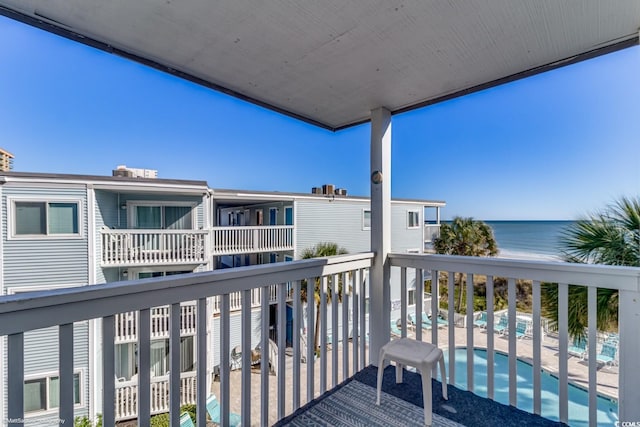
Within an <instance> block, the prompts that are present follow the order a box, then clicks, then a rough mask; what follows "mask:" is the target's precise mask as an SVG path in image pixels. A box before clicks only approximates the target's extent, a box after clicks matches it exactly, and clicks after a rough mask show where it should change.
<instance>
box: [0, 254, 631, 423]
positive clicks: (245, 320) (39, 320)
mask: <svg viewBox="0 0 640 427" xmlns="http://www.w3.org/2000/svg"><path fill="white" fill-rule="evenodd" d="M371 257H372V254H358V255H345V256H338V257H332V258H329V259H315V260H302V261H294V262H289V263H279V264H268V265H261V266H251V267H242V268H235V269H227V270H218V271H214V272H208V273H197V274H188V275H182V276H175V277H165V278H157V279H147V280H139V281H131V282H120V283H109V284H105V285H97V286H89V287H84V288H73V289H64V290H55V291H47V292H44V293H41V294H39V295H28V294H21V295H13V296H5V297H0V336H4V335H7V336H8V338H7V340H6V343H7V345H6V347H5V348H6V354H7V355H8V358H7V362H8V365H7V370H6V372H7V377H6V379H7V381H6V384H7V390H8V394H7V395H6V396H1V397H2V398H3V399H7V400H6V402H7V406H6V408H7V412H6V414H7V418H9V419H22V418H23V416H24V413H23V408H24V405H23V401H22V399H23V396H24V394H23V393H24V374H23V372H24V362H25V357H27V358H28V357H29V355H28V354H27V355H25V354H24V350H25V346H24V333H25V332H27V331H30V330H34V329H40V328H46V327H50V326H56V325H58V326H59V328H58V329H59V337H60V338H59V342H60V345H59V360H60V369H59V372H60V389H61V390H63V391H64V390H67V391H68V392H62V393H61V394H60V414H59V417H60V418H61V419H70V417H71V416H72V415H73V395H72V393H71V390H72V389H73V387H72V382H73V373H74V370H73V357H72V355H73V348H74V347H73V322H77V321H82V320H87V319H96V316H97V318H98V323H99V324H100V325H101V326H102V337H103V340H102V351H103V353H102V360H103V366H100V367H99V368H100V369H101V370H102V374H101V378H103V379H104V384H102V389H103V390H104V393H103V396H102V399H101V401H102V405H103V407H102V413H103V415H104V422H105V425H113V423H114V421H115V418H116V414H117V413H118V412H117V411H116V405H115V404H114V402H116V384H115V381H114V378H115V375H114V372H115V370H114V358H113V355H114V338H115V317H116V315H118V314H119V313H122V312H131V311H138V310H139V314H138V316H139V320H138V321H139V325H140V326H139V330H138V337H137V339H138V351H139V353H138V358H139V370H138V372H139V377H138V379H137V388H136V391H135V401H136V402H137V405H136V410H137V414H136V417H137V418H138V421H139V423H140V424H141V425H148V423H149V417H150V414H151V411H152V408H154V406H153V403H152V402H153V399H155V398H156V393H157V389H156V388H153V387H155V386H152V384H153V383H154V381H155V380H154V379H152V378H151V375H150V369H149V368H150V356H149V352H148V349H149V346H150V341H151V337H150V331H151V309H152V308H153V307H157V306H165V305H168V306H170V310H169V312H170V313H169V331H170V336H169V339H170V345H169V346H170V361H169V363H170V365H171V366H170V369H169V370H170V375H169V382H168V388H169V402H168V406H169V410H170V413H171V418H172V419H173V422H174V423H177V421H178V417H179V405H180V403H181V401H182V399H183V398H182V395H183V394H182V391H181V390H182V389H183V388H184V384H183V378H182V375H181V374H180V341H179V340H178V339H176V337H179V335H180V329H181V324H180V321H179V319H180V318H181V303H182V302H186V301H196V307H197V316H196V330H197V334H196V338H195V341H196V348H197V355H196V357H195V359H196V360H197V361H204V360H207V351H209V348H218V349H220V359H221V363H220V382H219V383H216V384H215V386H216V387H219V391H218V392H217V393H216V394H217V395H218V397H219V398H220V401H221V405H222V417H223V419H226V417H228V414H229V412H230V410H231V409H233V412H240V413H241V416H242V419H243V424H244V423H245V422H246V423H247V424H272V423H273V422H275V421H277V420H278V419H281V418H282V417H284V416H286V415H287V413H290V412H292V411H295V410H296V409H298V408H299V407H300V406H301V405H302V404H304V402H305V401H306V402H308V401H310V400H311V399H314V398H315V397H317V396H318V394H323V393H324V392H326V391H327V387H328V385H329V384H328V375H329V372H331V385H334V386H335V385H337V383H338V381H339V380H340V378H339V375H338V374H339V373H341V374H342V379H345V378H346V377H348V376H349V375H350V372H351V373H355V372H357V371H358V370H360V369H362V368H363V367H364V366H365V364H366V361H367V359H368V357H367V356H368V350H367V348H366V347H367V345H366V340H365V339H363V338H364V337H365V336H366V334H367V330H366V329H367V325H368V323H367V321H366V320H365V298H366V296H367V295H369V291H368V283H366V280H365V277H366V270H367V269H368V268H369V266H370V265H371V259H372V258H371ZM389 265H390V266H391V268H393V269H399V270H400V274H399V276H400V277H401V283H400V292H399V293H400V295H401V304H400V310H401V312H402V313H401V318H403V319H406V318H407V311H408V305H407V292H406V291H407V282H408V280H407V273H408V271H410V270H413V271H414V272H415V274H416V275H417V277H418V283H420V282H421V281H422V279H421V278H422V277H424V276H423V274H424V273H425V272H429V273H430V275H431V277H433V278H435V277H438V273H439V272H442V275H443V277H446V280H447V281H448V285H449V287H450V289H451V286H452V283H453V277H454V274H455V273H463V274H464V275H465V277H466V283H467V284H466V289H467V291H469V292H468V293H467V296H468V298H467V299H466V307H467V314H466V316H467V321H466V325H467V326H466V328H465V327H462V328H460V327H456V326H455V325H454V319H455V315H454V313H453V307H454V301H453V298H454V293H453V292H449V293H448V303H449V305H448V306H449V308H448V311H447V315H448V316H447V317H448V318H449V319H450V321H449V324H448V328H446V329H438V328H432V329H431V331H427V332H423V331H422V329H421V328H416V330H415V337H416V339H419V340H425V341H431V342H433V343H436V344H438V345H440V346H448V349H449V352H448V356H447V357H448V360H449V367H450V368H449V373H448V382H449V383H451V384H453V383H455V378H456V375H459V374H457V372H456V369H455V366H456V363H455V357H456V356H455V354H456V352H455V351H452V350H453V349H454V348H455V345H456V335H458V334H460V333H462V335H463V336H465V337H466V340H465V346H466V348H467V360H468V361H473V360H474V357H473V348H474V347H476V344H478V345H482V346H486V348H487V358H488V363H487V368H486V377H487V396H488V397H489V398H490V399H493V398H494V394H495V393H496V390H495V383H494V378H495V372H494V367H493V366H494V359H493V358H494V351H495V350H496V348H497V342H496V341H497V338H495V334H494V333H493V329H494V326H493V325H494V323H495V322H496V321H497V319H496V318H495V317H496V314H495V310H494V307H493V298H492V297H493V296H494V286H493V283H494V280H493V279H494V278H496V277H503V278H506V279H507V282H508V303H509V304H508V310H507V314H508V319H509V320H508V322H509V324H508V331H509V333H507V335H506V338H502V337H501V338H500V341H501V342H504V344H505V347H506V349H507V350H506V352H507V353H508V365H509V369H508V372H509V375H508V395H509V404H511V405H514V406H516V405H517V404H518V399H519V395H520V393H528V391H525V390H519V389H518V384H517V381H516V378H517V364H516V362H517V358H518V356H519V351H520V350H521V342H522V341H518V338H517V337H516V334H515V331H516V318H517V312H516V290H517V288H516V280H517V279H530V280H532V281H533V285H532V295H531V296H530V297H531V300H532V304H533V312H532V315H531V320H532V327H531V328H530V337H531V338H530V339H529V342H530V343H531V351H532V354H531V360H532V365H533V379H532V384H527V387H530V388H531V389H532V395H533V401H534V404H533V411H534V412H536V413H539V412H540V411H541V403H542V396H541V394H542V389H541V374H540V372H541V370H542V363H541V350H542V339H543V337H542V332H541V320H540V317H541V316H540V314H541V295H540V283H541V282H555V283H559V285H558V286H559V294H560V298H559V324H558V332H557V336H558V338H557V340H558V349H557V350H556V351H555V352H554V356H555V357H556V358H557V366H558V368H557V373H555V375H556V376H557V378H558V381H559V387H558V396H559V398H558V399H557V402H558V403H557V404H558V414H559V419H560V420H561V421H565V422H566V421H567V419H568V407H569V405H568V399H569V393H568V390H569V378H570V376H569V372H568V364H567V361H568V343H569V336H568V332H567V330H568V323H567V319H568V310H569V301H568V288H569V284H577V285H580V286H585V287H586V288H587V292H588V295H589V305H588V307H587V311H588V315H589V328H588V340H589V342H597V331H596V328H595V318H596V316H597V313H596V305H595V301H596V297H597V293H596V289H597V288H611V289H617V290H618V291H619V331H618V332H619V358H618V362H619V366H618V368H617V369H619V372H620V375H619V384H618V404H619V420H620V422H623V421H629V422H631V421H633V420H637V419H640V413H639V411H640V409H639V408H638V405H637V402H638V401H640V389H639V388H638V387H637V385H638V384H640V358H638V354H640V336H639V335H638V334H637V325H638V319H640V269H638V268H627V267H607V266H593V265H579V264H566V263H558V262H539V261H515V260H505V259H495V258H491V259H486V258H485V259H483V258H467V257H452V256H441V255H414V254H390V255H389ZM478 275H483V276H486V283H487V286H486V292H487V296H488V297H487V332H486V334H483V337H485V336H486V338H485V339H486V343H480V342H476V340H478V338H477V337H476V338H474V330H473V326H472V325H473V292H472V290H473V285H474V282H475V281H476V280H477V276H478ZM330 277H331V278H332V280H328V279H329V278H330ZM308 278H311V280H306V279H308ZM315 278H319V279H317V280H319V283H320V289H321V292H320V304H321V309H320V310H319V311H318V312H319V313H320V318H319V319H318V320H319V325H320V330H319V343H320V347H319V349H318V356H319V360H318V361H316V360H315V356H316V355H315V349H314V346H312V345H308V346H305V347H303V346H302V345H301V343H302V342H306V343H313V342H314V328H311V327H307V328H306V333H301V331H302V330H303V327H302V323H301V319H302V318H304V317H305V315H304V312H303V311H302V310H303V306H302V304H301V303H299V301H300V290H301V286H300V282H301V281H302V280H306V282H307V283H306V288H305V290H306V291H307V292H309V294H312V293H313V292H314V288H315V285H316V279H315ZM340 280H342V281H343V283H349V284H350V286H347V287H345V290H346V294H347V295H346V297H344V298H343V303H342V304H333V303H331V304H330V303H329V301H328V300H329V299H331V300H332V301H333V302H337V300H335V299H334V298H336V297H335V295H336V293H335V292H334V293H329V292H328V287H329V286H336V284H337V283H339V282H340ZM274 283H276V284H277V285H276V286H277V287H278V289H279V290H280V291H281V292H277V293H276V298H277V300H278V305H277V310H276V311H277V319H278V322H277V324H278V329H277V331H278V333H277V341H278V342H277V343H276V347H277V348H278V349H282V348H284V347H285V345H284V344H285V333H283V328H284V325H285V324H286V317H285V315H286V304H285V299H286V297H287V284H288V283H293V284H294V286H293V293H294V297H293V299H292V301H294V303H293V304H292V307H293V316H292V319H293V322H294V324H293V341H294V345H293V356H292V357H291V358H290V359H285V352H283V351H271V350H273V345H272V344H270V342H269V332H270V331H269V324H268V322H261V323H260V347H261V348H263V349H269V350H270V351H264V352H261V354H260V369H261V375H260V391H259V392H258V396H259V398H258V399H256V397H255V392H256V390H254V391H253V393H252V389H251V364H252V363H253V362H254V360H252V358H251V357H245V358H242V360H241V362H239V363H240V365H241V375H242V376H241V378H240V379H239V381H240V383H241V388H240V392H239V394H240V396H235V395H234V396H233V397H232V396H231V394H230V382H231V371H230V368H229V367H230V366H231V365H232V363H231V362H232V361H231V357H230V355H231V350H232V349H231V348H230V334H231V332H232V331H231V321H230V312H231V310H230V306H231V304H230V299H231V298H230V295H231V294H233V293H235V292H240V294H241V300H242V301H241V302H244V304H242V312H241V316H240V317H241V320H242V325H241V331H240V336H241V337H242V338H241V339H242V345H241V347H242V348H244V349H249V348H251V332H252V331H253V330H254V329H255V325H254V326H252V324H251V318H252V316H251V312H252V310H255V309H256V308H253V309H252V308H251V305H252V304H251V300H252V293H253V292H255V291H256V290H257V289H260V290H261V294H260V307H259V310H260V313H261V317H262V318H265V319H266V318H269V311H270V308H269V300H270V287H271V285H272V284H274ZM329 284H330V285H329ZM434 285H435V283H434ZM372 286H379V285H376V284H372ZM382 294H383V295H384V293H382ZM329 295H331V298H329V297H328V296H329ZM439 295H440V286H439V285H438V286H433V287H432V298H431V307H430V308H431V310H429V307H423V302H422V301H423V299H422V298H420V297H419V296H417V298H415V300H416V305H415V307H413V308H412V310H415V314H416V317H417V318H419V317H420V316H421V312H422V311H427V312H428V311H432V312H434V313H435V312H438V305H437V304H438V301H439V299H440V298H439ZM214 296H220V299H221V301H220V315H219V316H220V326H219V328H220V329H219V331H220V333H219V337H220V338H219V340H217V341H216V342H212V343H210V344H209V345H210V347H209V348H207V339H208V338H209V339H211V337H212V335H211V334H208V332H207V324H208V318H207V315H206V313H207V300H208V298H210V297H214ZM372 296H373V295H372ZM372 303H373V302H372ZM338 307H341V308H342V309H343V310H345V311H346V312H345V311H343V318H347V317H348V318H350V319H352V323H351V325H349V324H348V322H343V324H342V329H341V330H340V328H337V327H333V328H331V331H332V332H331V334H333V335H332V336H327V335H328V331H329V329H328V325H334V326H335V325H337V320H338V310H339V308H338ZM315 314H316V310H308V313H306V315H307V316H308V318H307V325H314V324H315V323H314V320H315V319H314V317H315ZM369 316H370V319H369V321H370V322H373V321H374V320H375V323H376V324H381V323H384V322H386V324H387V325H389V324H390V322H389V320H390V314H389V313H377V312H372V313H371V314H370V315H369ZM142 325H147V326H144V327H143V326H142ZM252 327H253V329H252ZM348 328H352V330H353V333H352V336H353V340H352V341H351V342H349V341H344V340H343V341H342V342H341V343H339V340H338V337H339V334H340V332H341V333H342V336H343V337H346V336H349V329H348ZM383 329H384V328H380V330H377V329H375V330H371V331H370V333H371V334H372V336H371V340H370V341H371V342H379V341H383V342H384V341H385V339H386V338H385V335H387V337H388V333H389V331H388V330H387V331H385V330H383ZM146 331H149V333H147V332H146ZM406 331H407V329H406V328H402V334H406ZM439 331H443V332H440V333H441V335H439ZM237 332H238V331H236V330H235V329H234V331H233V333H234V334H236V333H237ZM376 335H377V336H376ZM381 338H382V339H381ZM328 342H331V343H333V344H332V345H331V349H330V350H329V349H328V346H327V343H328ZM336 343H337V344H336ZM338 347H339V348H340V349H341V350H342V363H340V361H339V359H338V357H339V356H338V352H334V351H333V350H334V349H337V348H338ZM375 350H376V349H371V351H375ZM596 351H597V350H596V346H590V347H589V350H588V355H587V362H586V363H587V369H588V374H587V375H588V381H587V384H588V389H589V390H588V393H589V424H591V425H593V424H595V420H596V409H597V403H596V398H597V387H598V375H599V373H598V368H599V366H598V365H597V362H596V361H597V354H596ZM303 355H304V359H306V361H307V363H305V364H302V360H303ZM287 357H288V356H287ZM285 360H286V363H285ZM70 361H71V362H70ZM234 363H236V364H238V362H237V361H234ZM315 363H318V364H319V366H318V365H316V366H318V367H319V375H318V373H316V369H315V368H314V364H315ZM273 366H275V367H276V369H272V368H271V367H273ZM286 367H288V369H285V368H286ZM303 368H304V370H303ZM209 369H210V367H207V366H205V365H204V364H197V371H196V377H195V387H196V402H197V404H198V406H199V407H204V400H205V398H206V396H208V394H209V391H210V389H209V388H208V384H207V378H208V376H210V373H211V372H210V371H209ZM474 369H477V368H475V367H474V364H473V363H467V364H466V367H465V370H466V378H467V379H468V382H467V386H468V388H469V389H470V390H471V391H474V390H475V387H474V384H473V380H472V379H473V378H474ZM305 371H306V374H305V373H304V372H305ZM270 372H278V375H277V376H276V381H277V392H275V393H274V392H270V391H269V379H270V375H269V373H270ZM281 373H282V375H280V374H281ZM483 373H485V372H483ZM289 375H291V376H290V377H289ZM305 375H306V382H303V381H302V380H303V377H304V376H305ZM285 378H286V381H285ZM289 378H290V379H289ZM289 381H290V383H291V384H292V385H291V387H287V386H286V384H287V383H288V382H289ZM304 383H306V390H307V391H306V393H304V390H303V386H302V384H304ZM318 385H319V386H318ZM305 394H306V399H305V398H304V397H305ZM160 396H162V393H160ZM96 398H97V397H96ZM238 398H239V399H238ZM232 400H234V401H239V402H240V403H239V406H234V407H233V408H231V407H230V404H231V401H232ZM258 402H259V403H258ZM256 404H259V405H260V411H259V414H260V415H259V416H255V414H254V417H253V418H252V410H251V406H252V405H256ZM198 417H199V418H200V419H199V421H198V424H202V425H204V423H205V418H204V417H205V411H198ZM223 424H224V425H226V423H224V422H223Z"/></svg>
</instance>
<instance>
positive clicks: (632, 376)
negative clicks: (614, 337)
mask: <svg viewBox="0 0 640 427" xmlns="http://www.w3.org/2000/svg"><path fill="white" fill-rule="evenodd" d="M618 304H619V306H618V310H619V312H618V317H619V320H618V325H619V328H620V330H619V331H618V332H619V334H620V348H619V352H620V353H619V359H620V360H619V362H620V375H619V385H618V395H619V396H620V397H619V400H618V418H619V420H620V425H623V423H624V422H636V423H637V422H639V421H640V405H638V402H640V387H638V384H640V358H638V355H640V336H639V335H638V331H637V329H638V324H640V292H638V291H620V295H619V298H618Z"/></svg>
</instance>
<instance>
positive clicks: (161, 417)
mask: <svg viewBox="0 0 640 427" xmlns="http://www.w3.org/2000/svg"><path fill="white" fill-rule="evenodd" d="M183 412H187V413H188V414H189V416H190V417H191V421H193V423H194V424H195V423H196V405H190V404H187V405H182V406H181V407H180V413H181V414H182V413H183ZM150 421H151V422H150V425H151V427H169V424H170V423H169V413H168V412H167V413H164V414H158V415H154V416H153V417H151V420H150Z"/></svg>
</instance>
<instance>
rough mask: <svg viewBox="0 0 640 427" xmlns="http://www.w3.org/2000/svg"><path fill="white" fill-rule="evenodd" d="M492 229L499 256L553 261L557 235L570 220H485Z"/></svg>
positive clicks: (557, 251) (565, 227) (557, 244)
mask: <svg viewBox="0 0 640 427" xmlns="http://www.w3.org/2000/svg"><path fill="white" fill-rule="evenodd" d="M485 222H486V223H487V224H488V225H490V226H491V228H492V229H493V233H494V236H495V238H496V241H497V243H498V249H499V250H500V254H499V256H501V257H509V258H525V259H547V260H553V259H555V260H557V259H558V258H559V256H560V250H561V248H560V237H561V235H562V233H563V231H564V230H566V229H567V227H569V226H570V225H571V224H572V223H573V221H485Z"/></svg>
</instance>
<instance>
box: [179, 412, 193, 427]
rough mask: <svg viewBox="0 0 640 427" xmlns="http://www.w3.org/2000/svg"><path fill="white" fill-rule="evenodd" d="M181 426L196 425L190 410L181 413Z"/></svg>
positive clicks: (189, 426) (191, 426) (190, 426)
mask: <svg viewBox="0 0 640 427" xmlns="http://www.w3.org/2000/svg"><path fill="white" fill-rule="evenodd" d="M180 427H196V426H195V424H193V420H192V419H191V415H189V413H188V412H183V413H181V414H180Z"/></svg>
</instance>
